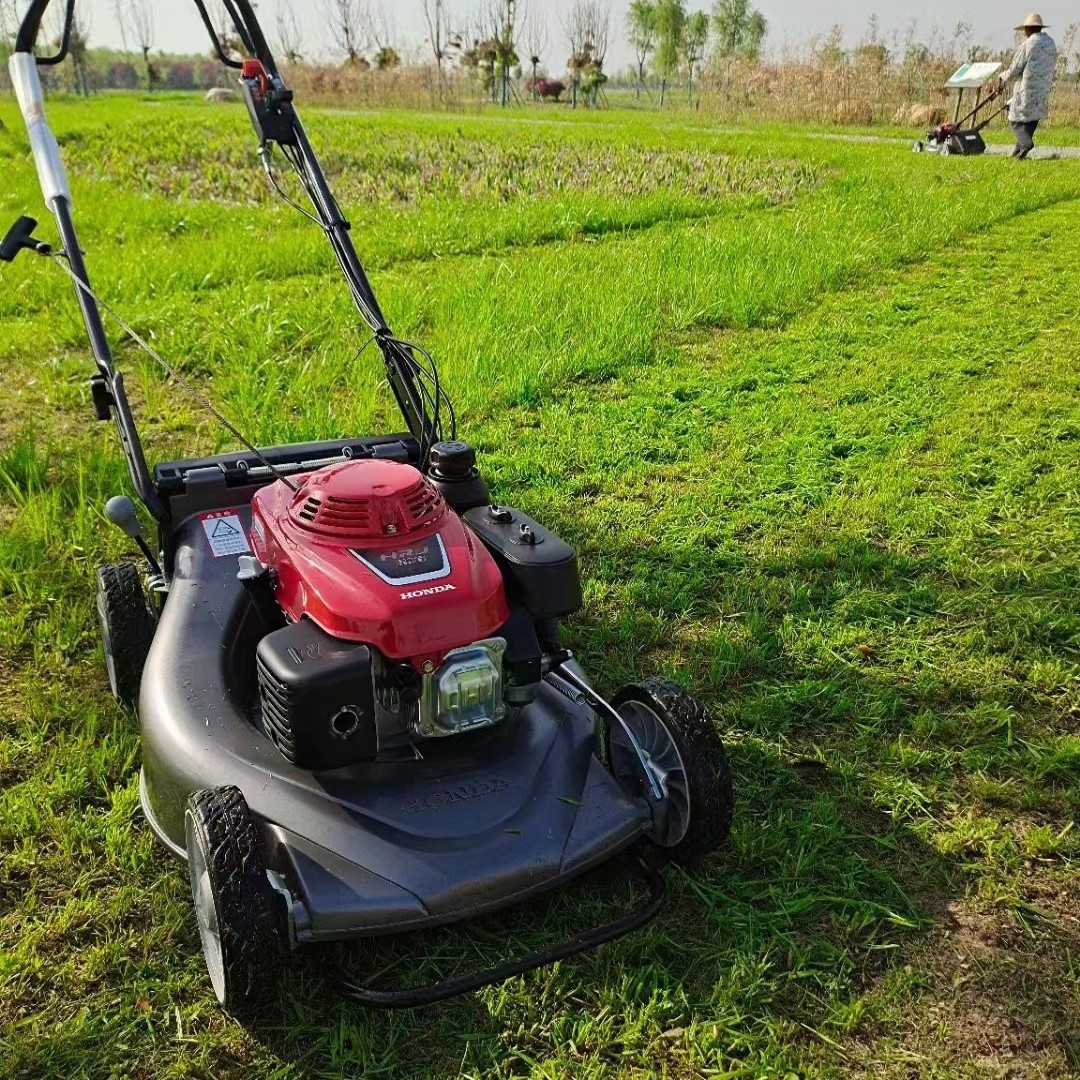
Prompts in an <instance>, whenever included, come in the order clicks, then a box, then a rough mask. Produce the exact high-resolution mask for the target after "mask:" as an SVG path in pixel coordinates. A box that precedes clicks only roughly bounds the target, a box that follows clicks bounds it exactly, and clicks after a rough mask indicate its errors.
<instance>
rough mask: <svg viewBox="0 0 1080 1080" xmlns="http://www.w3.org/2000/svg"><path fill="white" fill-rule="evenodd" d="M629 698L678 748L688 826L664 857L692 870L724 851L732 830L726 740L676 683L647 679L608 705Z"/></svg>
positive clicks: (729, 776)
mask: <svg viewBox="0 0 1080 1080" xmlns="http://www.w3.org/2000/svg"><path fill="white" fill-rule="evenodd" d="M630 699H637V700H642V701H643V702H644V703H645V704H649V705H651V706H652V707H653V708H654V710H655V711H657V712H658V713H659V715H660V717H661V719H662V720H663V721H664V723H665V724H666V725H669V726H670V729H671V734H672V736H673V737H674V739H675V740H676V743H677V745H678V749H679V755H680V757H682V759H683V765H684V766H685V768H686V778H687V783H688V788H689V790H690V792H691V799H692V803H691V813H690V825H689V828H688V830H687V834H686V836H685V837H684V838H683V839H682V840H681V841H680V842H679V843H678V844H677V845H676V846H675V847H673V848H666V849H663V853H664V856H665V857H666V858H668V859H670V860H671V861H672V862H676V863H679V864H680V865H682V866H687V867H690V866H693V865H695V864H696V863H698V862H700V861H701V860H702V859H703V858H705V856H707V855H710V854H712V853H713V852H714V851H719V850H720V849H721V848H723V847H724V845H725V844H726V843H727V839H728V834H729V833H730V832H731V818H732V814H733V812H734V806H735V800H734V789H733V784H732V778H731V765H730V762H729V761H728V757H727V752H726V751H725V750H724V742H723V740H722V739H721V738H720V735H719V733H718V732H717V730H716V728H715V727H714V726H713V723H712V721H711V720H710V719H709V714H708V713H707V712H706V710H705V707H704V706H703V705H702V704H701V702H700V701H698V700H697V698H696V697H694V696H693V694H691V693H689V692H688V691H687V690H685V689H684V688H683V687H681V686H679V685H678V684H677V683H672V682H667V681H665V680H663V679H645V680H644V681H642V682H641V683H638V684H637V685H636V686H628V687H626V688H625V689H624V690H622V691H621V692H620V693H619V694H617V695H616V696H615V698H614V700H613V701H612V704H613V705H614V706H615V708H616V709H618V707H619V705H620V704H621V703H622V702H624V701H627V700H630Z"/></svg>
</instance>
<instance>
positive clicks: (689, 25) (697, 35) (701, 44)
mask: <svg viewBox="0 0 1080 1080" xmlns="http://www.w3.org/2000/svg"><path fill="white" fill-rule="evenodd" d="M708 44H709V16H708V15H706V14H705V12H704V11H695V12H694V13H693V14H692V15H690V16H689V17H688V18H687V20H686V28H685V29H684V31H683V55H684V56H685V57H686V67H687V70H688V71H689V79H688V80H687V84H686V93H687V96H688V97H690V98H693V96H694V68H695V67H696V66H697V64H699V63H700V62H701V61H702V60H703V59H704V58H705V49H706V48H707V47H708Z"/></svg>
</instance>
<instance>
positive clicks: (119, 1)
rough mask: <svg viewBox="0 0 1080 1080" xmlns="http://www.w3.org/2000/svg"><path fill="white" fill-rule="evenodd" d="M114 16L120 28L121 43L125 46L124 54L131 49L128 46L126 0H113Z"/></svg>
mask: <svg viewBox="0 0 1080 1080" xmlns="http://www.w3.org/2000/svg"><path fill="white" fill-rule="evenodd" d="M113 18H114V19H115V20H116V25H117V26H118V27H119V28H120V44H121V45H122V46H123V48H124V56H127V54H128V53H129V52H130V51H131V50H130V49H129V48H128V36H127V19H125V18H124V0H113Z"/></svg>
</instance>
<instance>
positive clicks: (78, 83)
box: [49, 4, 93, 97]
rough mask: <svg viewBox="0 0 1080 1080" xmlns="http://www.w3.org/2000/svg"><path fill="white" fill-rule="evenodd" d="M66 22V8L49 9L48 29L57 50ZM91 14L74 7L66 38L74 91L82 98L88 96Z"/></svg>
mask: <svg viewBox="0 0 1080 1080" xmlns="http://www.w3.org/2000/svg"><path fill="white" fill-rule="evenodd" d="M66 21H67V12H66V7H54V8H52V9H51V21H50V26H49V29H50V31H51V36H52V38H53V43H54V44H55V45H56V47H57V48H59V47H60V42H61V41H62V39H63V36H64V29H65V24H66ZM92 21H93V20H92V18H91V14H90V12H89V10H88V9H86V8H80V7H79V5H77V4H76V5H75V8H74V9H73V11H72V15H71V31H70V33H69V36H68V56H70V57H71V64H72V67H73V69H74V71H75V91H76V93H79V94H82V96H83V97H89V96H90V82H89V80H88V79H87V75H86V54H87V51H88V49H89V45H90V27H91V24H92Z"/></svg>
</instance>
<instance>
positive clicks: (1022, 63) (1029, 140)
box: [998, 12, 1057, 161]
mask: <svg viewBox="0 0 1080 1080" xmlns="http://www.w3.org/2000/svg"><path fill="white" fill-rule="evenodd" d="M1016 29H1017V30H1023V32H1024V34H1025V35H1026V36H1025V40H1024V43H1023V44H1022V45H1021V46H1020V48H1019V49H1017V50H1016V55H1015V56H1014V57H1013V62H1012V63H1011V64H1010V65H1009V69H1008V71H1006V72H1004V73H1003V74H1002V76H1001V80H1000V81H999V83H998V91H999V92H1000V91H1002V90H1004V89H1005V85H1006V84H1007V83H1010V82H1012V81H1013V80H1014V79H1018V80H1019V82H1018V83H1017V85H1016V90H1015V91H1014V93H1013V96H1012V100H1011V101H1010V102H1009V127H1011V128H1012V130H1013V135H1014V136H1015V137H1016V148H1015V149H1014V150H1013V154H1012V156H1013V157H1014V158H1016V159H1017V160H1018V161H1023V160H1024V159H1025V158H1026V157H1027V156H1028V154H1030V153H1031V151H1032V150H1033V149H1034V148H1035V129H1036V128H1037V127H1038V126H1039V122H1040V121H1042V120H1045V119H1046V118H1047V116H1048V115H1049V114H1050V88H1051V86H1052V85H1053V82H1054V68H1055V66H1056V64H1057V46H1056V45H1055V44H1054V40H1053V38H1051V37H1050V35H1049V34H1047V33H1045V31H1046V24H1045V23H1044V22H1043V20H1042V16H1041V15H1039V14H1038V13H1037V12H1032V13H1031V14H1030V15H1029V16H1028V17H1027V18H1026V19H1025V20H1024V21H1023V23H1021V25H1020V26H1018V27H1017V28H1016Z"/></svg>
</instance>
